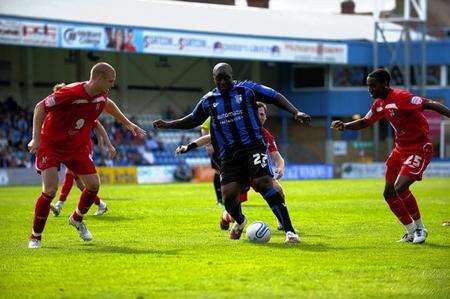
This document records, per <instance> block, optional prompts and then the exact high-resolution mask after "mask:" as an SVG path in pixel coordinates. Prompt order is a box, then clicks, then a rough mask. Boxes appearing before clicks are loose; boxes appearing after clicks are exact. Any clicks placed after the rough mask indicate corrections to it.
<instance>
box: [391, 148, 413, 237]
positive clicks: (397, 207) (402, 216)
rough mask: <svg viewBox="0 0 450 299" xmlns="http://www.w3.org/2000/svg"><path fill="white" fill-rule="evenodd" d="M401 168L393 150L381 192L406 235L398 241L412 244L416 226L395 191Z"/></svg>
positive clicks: (397, 154) (397, 153) (399, 158)
mask: <svg viewBox="0 0 450 299" xmlns="http://www.w3.org/2000/svg"><path fill="white" fill-rule="evenodd" d="M401 167H402V155H401V154H400V153H399V152H398V151H397V150H395V149H394V150H393V151H392V153H391V154H390V155H389V158H388V159H387V161H386V175H385V179H386V184H385V187H384V191H383V197H384V199H385V201H386V203H387V204H388V206H389V208H390V209H391V211H392V213H393V214H394V215H395V216H397V218H398V220H399V221H400V222H401V224H403V226H404V227H405V230H406V233H405V235H404V236H403V237H402V238H401V239H400V240H399V241H400V242H412V241H413V239H414V230H415V229H416V226H415V225H414V221H413V219H412V218H411V216H410V215H409V212H408V210H407V209H406V207H405V204H404V203H403V201H402V200H401V198H399V197H398V194H397V191H396V190H395V182H396V181H397V177H398V175H399V173H400V170H401Z"/></svg>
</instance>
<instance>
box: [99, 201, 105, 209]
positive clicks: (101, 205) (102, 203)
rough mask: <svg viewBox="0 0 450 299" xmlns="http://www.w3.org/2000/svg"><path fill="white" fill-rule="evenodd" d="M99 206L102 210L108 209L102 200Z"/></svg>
mask: <svg viewBox="0 0 450 299" xmlns="http://www.w3.org/2000/svg"><path fill="white" fill-rule="evenodd" d="M98 206H99V207H101V208H104V207H106V203H105V202H104V201H103V200H101V199H100V204H99V205H98Z"/></svg>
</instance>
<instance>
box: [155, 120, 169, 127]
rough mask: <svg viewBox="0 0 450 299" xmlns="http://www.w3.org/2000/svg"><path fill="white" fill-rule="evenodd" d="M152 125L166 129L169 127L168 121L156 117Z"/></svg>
mask: <svg viewBox="0 0 450 299" xmlns="http://www.w3.org/2000/svg"><path fill="white" fill-rule="evenodd" d="M153 127H154V128H155V129H167V128H169V123H168V122H167V121H165V120H162V119H157V120H155V121H154V122H153Z"/></svg>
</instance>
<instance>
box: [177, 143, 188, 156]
mask: <svg viewBox="0 0 450 299" xmlns="http://www.w3.org/2000/svg"><path fill="white" fill-rule="evenodd" d="M184 153H187V145H180V146H179V147H177V149H176V150H175V154H177V155H181V154H184Z"/></svg>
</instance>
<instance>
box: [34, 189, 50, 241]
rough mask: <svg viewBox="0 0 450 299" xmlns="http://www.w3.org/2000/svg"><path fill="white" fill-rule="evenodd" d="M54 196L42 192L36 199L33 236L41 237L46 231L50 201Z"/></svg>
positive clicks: (35, 237)
mask: <svg viewBox="0 0 450 299" xmlns="http://www.w3.org/2000/svg"><path fill="white" fill-rule="evenodd" d="M52 199H53V197H51V196H49V195H47V194H45V193H44V192H42V194H41V196H39V198H38V199H37V201H36V205H35V206H34V218H33V231H32V233H31V238H34V239H38V240H40V239H41V235H42V232H43V231H44V227H45V223H46V222H47V217H48V213H49V212H50V203H51V202H52Z"/></svg>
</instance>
